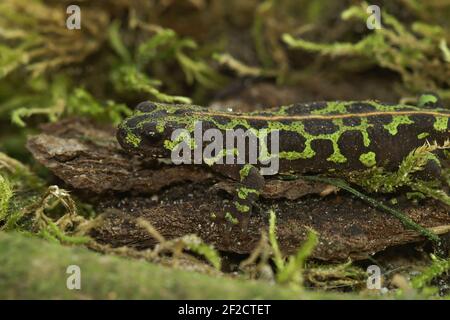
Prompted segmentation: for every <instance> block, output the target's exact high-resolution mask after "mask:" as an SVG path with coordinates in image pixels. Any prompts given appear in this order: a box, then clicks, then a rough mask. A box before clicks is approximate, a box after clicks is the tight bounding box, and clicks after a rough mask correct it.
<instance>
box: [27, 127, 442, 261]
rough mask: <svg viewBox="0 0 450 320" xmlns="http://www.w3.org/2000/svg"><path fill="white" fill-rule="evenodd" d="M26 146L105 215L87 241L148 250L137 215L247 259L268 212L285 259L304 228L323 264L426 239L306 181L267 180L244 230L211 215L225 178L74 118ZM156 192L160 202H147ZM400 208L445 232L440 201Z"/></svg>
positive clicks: (223, 197) (169, 233)
mask: <svg viewBox="0 0 450 320" xmlns="http://www.w3.org/2000/svg"><path fill="white" fill-rule="evenodd" d="M28 149H29V150H30V151H31V152H32V154H33V156H34V157H35V158H36V159H37V160H38V161H39V162H40V163H41V164H43V165H44V166H46V167H47V168H49V169H50V170H51V171H52V172H53V173H54V174H55V175H56V176H58V177H59V178H60V179H62V180H63V181H64V182H66V183H67V184H68V185H69V186H70V187H71V188H73V189H74V190H73V192H74V193H75V194H76V193H77V192H79V193H80V194H85V193H86V192H88V193H94V194H98V197H96V198H97V199H100V200H99V201H98V203H96V204H95V205H96V210H97V212H100V213H104V220H103V223H102V224H101V225H100V226H99V227H97V228H95V229H94V230H93V231H92V236H94V237H95V238H96V239H97V241H99V242H101V243H107V244H110V245H112V246H122V245H128V246H133V247H136V248H147V247H149V246H152V245H154V244H155V241H154V240H153V239H152V238H150V236H149V235H148V234H147V233H145V231H143V230H142V229H141V228H138V227H136V224H135V219H136V218H138V217H142V218H144V219H146V220H148V221H149V222H150V223H151V224H152V225H153V226H154V227H155V228H156V229H157V230H158V231H159V232H160V233H161V234H162V235H163V236H164V237H166V238H167V239H171V238H175V237H179V236H183V235H185V234H190V233H195V234H197V235H198V236H199V237H201V238H202V239H203V240H204V241H206V242H207V243H211V244H214V245H215V247H216V248H218V249H220V250H223V251H230V252H236V253H248V252H250V251H251V250H252V249H253V248H254V246H255V245H256V243H257V242H258V240H259V238H260V235H261V230H267V229H268V211H269V209H270V208H273V209H274V210H275V212H276V213H277V218H278V220H277V234H278V240H279V242H280V247H281V249H282V251H283V252H284V253H286V254H288V253H293V252H295V251H296V249H297V248H298V247H299V246H300V244H301V243H302V241H303V240H304V239H305V236H306V232H307V228H313V229H314V230H316V231H317V232H318V233H319V235H320V242H319V245H318V246H317V247H316V249H315V251H314V253H313V255H312V257H313V258H317V259H323V260H345V259H347V258H348V257H350V258H352V259H355V260H357V259H364V258H367V257H368V256H369V255H370V254H373V253H375V252H379V251H381V250H383V249H385V248H386V247H390V246H394V245H399V244H405V243H410V242H414V241H419V240H423V238H422V237H421V236H420V235H418V234H417V233H416V232H414V231H410V230H407V229H405V228H404V227H403V226H402V224H401V222H400V221H398V220H397V219H396V218H394V217H392V216H390V215H388V214H386V213H384V212H381V211H379V210H376V209H374V208H371V207H369V206H368V205H367V204H366V203H364V202H362V201H360V200H358V199H355V198H354V197H353V196H351V195H350V194H348V193H346V192H343V191H340V192H338V193H330V188H329V186H326V185H323V184H310V183H306V182H304V181H295V182H292V181H290V182H282V183H281V182H279V181H270V182H269V183H268V186H267V187H266V189H265V190H264V192H263V195H262V197H263V199H261V201H260V208H259V210H258V212H255V213H253V214H252V215H251V217H250V219H249V226H248V230H246V231H245V232H243V231H241V230H240V228H239V227H238V226H233V227H230V226H227V227H224V225H223V224H222V223H220V222H218V221H214V220H213V219H212V218H211V214H212V213H213V212H220V210H221V208H223V203H224V201H227V200H229V195H228V194H227V192H226V190H227V189H229V188H230V185H232V184H231V182H229V181H226V180H223V179H222V178H221V177H216V176H213V175H212V174H211V173H210V172H209V171H207V170H205V169H202V168H198V167H193V166H169V165H163V164H160V163H156V162H153V161H150V162H149V161H145V159H141V158H139V157H137V156H130V155H128V154H126V153H124V152H123V151H122V150H121V149H120V147H119V146H118V144H117V142H116V141H115V135H114V129H113V128H110V127H103V128H101V127H98V125H97V126H94V125H92V124H90V123H89V122H87V121H79V120H76V119H70V120H65V121H62V122H60V123H55V124H51V125H46V126H45V127H43V133H42V134H40V135H37V136H34V137H31V138H30V139H29V141H28ZM217 182H219V184H216V183H217ZM293 190H295V191H293ZM155 194H156V195H157V197H152V195H155ZM320 194H322V196H321V195H320ZM325 194H326V195H325ZM324 195H325V196H324ZM91 196H92V194H91ZM381 200H385V199H381ZM398 208H399V209H400V210H402V211H403V212H404V213H405V214H406V215H407V216H409V217H410V218H411V219H413V220H414V221H415V222H417V223H419V224H421V225H423V226H425V227H427V228H433V230H435V231H437V232H438V233H441V234H442V233H446V232H448V231H449V229H450V227H449V225H450V215H449V214H448V209H447V208H445V207H444V206H442V205H440V204H439V203H437V202H436V201H432V200H427V201H422V202H421V203H419V204H417V205H415V204H412V203H411V202H406V201H402V200H400V203H399V205H398ZM230 228H231V229H230Z"/></svg>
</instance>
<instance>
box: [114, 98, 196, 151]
mask: <svg viewBox="0 0 450 320" xmlns="http://www.w3.org/2000/svg"><path fill="white" fill-rule="evenodd" d="M191 109H192V106H186V105H171V104H163V103H153V102H148V101H147V102H142V103H140V104H139V105H138V106H137V107H136V112H135V114H134V115H132V116H131V117H129V118H127V119H125V120H124V121H123V122H122V123H121V124H120V125H119V127H118V130H117V140H118V142H119V144H120V145H121V146H122V148H124V149H125V150H126V151H128V152H130V153H135V154H144V155H146V156H149V157H152V158H169V157H170V152H171V151H170V149H168V148H167V141H170V140H171V136H172V133H173V132H174V131H175V130H177V129H183V128H185V127H186V125H187V124H186V121H187V120H188V119H190V116H189V115H190V113H191V112H192V110H191Z"/></svg>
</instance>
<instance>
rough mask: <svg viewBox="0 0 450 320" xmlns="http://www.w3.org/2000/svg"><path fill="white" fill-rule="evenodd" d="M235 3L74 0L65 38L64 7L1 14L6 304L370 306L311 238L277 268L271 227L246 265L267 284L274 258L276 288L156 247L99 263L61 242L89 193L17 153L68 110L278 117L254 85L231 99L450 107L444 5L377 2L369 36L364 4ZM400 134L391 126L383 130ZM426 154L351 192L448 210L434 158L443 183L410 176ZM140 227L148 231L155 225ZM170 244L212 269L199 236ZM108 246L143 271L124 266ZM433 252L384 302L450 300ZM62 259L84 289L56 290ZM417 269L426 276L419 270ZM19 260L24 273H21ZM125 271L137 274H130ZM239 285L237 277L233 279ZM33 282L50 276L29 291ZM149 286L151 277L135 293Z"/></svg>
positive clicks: (74, 230) (442, 262) (0, 179)
mask: <svg viewBox="0 0 450 320" xmlns="http://www.w3.org/2000/svg"><path fill="white" fill-rule="evenodd" d="M350 2H351V3H350ZM245 3H246V4H245V5H243V4H242V1H238V0H232V1H227V2H226V3H225V2H223V1H211V2H207V1H186V2H185V3H183V4H179V3H176V2H170V1H169V2H161V3H159V4H155V5H152V4H150V2H148V1H133V2H130V1H125V0H113V1H110V4H109V5H108V6H102V5H100V4H99V3H97V2H92V3H87V2H80V7H81V10H82V20H81V22H82V25H81V30H68V29H66V28H65V20H66V18H67V15H66V7H67V6H68V5H69V4H72V1H65V0H64V1H39V0H32V1H29V0H10V1H3V2H2V3H1V4H0V30H1V32H0V151H1V153H0V226H1V229H2V231H1V234H0V252H1V254H0V260H1V261H0V262H1V263H0V265H2V268H1V271H0V272H1V273H2V274H1V276H0V279H3V280H2V281H0V292H1V294H2V295H3V298H26V297H31V298H35V297H42V295H43V296H45V297H51V298H91V297H96V298H142V297H145V298H199V299H202V298H204V297H209V298H212V297H217V298H234V299H238V298H293V299H296V298H303V297H307V298H339V297H342V296H340V295H339V296H336V295H334V294H333V293H329V292H326V291H320V292H319V293H317V294H316V293H305V292H304V291H303V290H304V287H306V286H312V287H313V289H315V290H324V288H332V290H342V288H344V289H345V290H347V291H352V292H353V295H349V296H347V297H348V298H357V297H363V298H366V297H371V296H370V295H369V296H367V295H366V293H367V292H366V291H365V290H364V277H363V276H362V275H363V274H364V272H365V270H364V269H363V268H362V265H358V264H354V265H351V264H348V265H347V264H339V265H334V264H328V263H319V264H313V263H305V259H306V258H307V255H308V252H310V250H311V247H312V246H313V244H314V242H315V241H314V233H313V232H312V233H311V235H310V237H309V238H308V239H309V240H308V241H307V242H306V243H305V244H304V246H299V247H301V248H302V249H301V250H299V251H298V254H297V255H293V256H291V257H289V258H287V259H286V260H284V258H283V257H281V256H280V253H279V252H278V251H277V244H276V240H275V225H274V224H272V227H271V228H272V229H271V230H270V232H269V234H268V236H267V237H266V241H265V242H264V236H262V239H263V240H262V242H261V246H260V248H259V249H260V251H259V258H258V259H256V260H255V261H254V262H255V263H256V261H259V262H258V263H256V265H257V267H256V266H255V265H253V266H252V268H256V269H258V267H259V269H258V271H257V272H256V273H257V274H259V278H264V277H261V274H262V273H264V272H266V271H267V266H268V265H269V263H268V261H270V260H271V259H272V258H273V260H274V264H275V268H274V270H272V271H271V272H275V276H274V277H272V279H274V280H276V281H278V283H279V284H280V285H284V286H287V287H288V288H286V287H282V288H281V287H280V288H278V287H276V288H274V287H272V286H270V285H268V284H267V283H264V281H263V280H260V281H259V282H257V283H256V282H253V281H250V282H249V281H245V280H233V279H228V278H227V279H226V280H223V279H220V280H219V281H217V280H216V278H215V277H219V276H209V277H207V276H204V275H199V274H197V273H195V272H193V271H186V270H185V271H179V270H174V269H163V268H162V267H161V268H160V266H155V265H153V263H158V261H159V260H158V259H160V254H159V252H158V253H157V254H156V253H154V252H153V253H152V254H155V255H156V257H157V258H155V256H152V255H150V256H142V255H141V254H137V253H136V252H134V251H129V252H128V251H126V250H125V252H115V251H114V250H112V251H111V250H107V249H106V248H105V247H102V248H103V252H105V254H104V255H102V256H100V255H98V254H94V253H90V252H88V251H87V250H86V249H83V248H66V247H65V246H76V247H77V246H80V247H81V246H85V245H86V243H90V242H89V241H90V239H88V238H86V237H85V234H86V233H87V231H88V230H89V228H91V227H92V225H93V224H95V223H98V221H97V220H95V218H96V217H97V212H95V211H94V210H92V203H95V201H96V199H86V197H85V195H82V194H81V193H80V194H79V193H78V192H77V191H75V190H72V192H71V193H70V194H69V193H66V192H65V191H64V190H63V189H62V187H63V183H62V182H61V181H59V180H58V179H56V178H55V177H54V176H53V175H52V174H51V173H50V172H49V171H48V170H47V169H45V168H43V167H41V166H40V165H38V164H37V162H36V160H35V159H33V157H32V156H31V155H30V154H29V152H28V151H27V150H26V147H25V142H26V139H27V137H28V136H30V135H32V134H34V133H36V132H38V130H39V129H38V128H39V126H40V125H41V124H44V123H48V122H56V121H58V120H60V119H64V118H68V117H73V116H77V117H81V118H85V119H90V120H91V121H93V122H94V123H96V124H99V125H100V124H105V123H106V124H114V125H117V124H118V123H120V121H121V120H122V119H123V118H124V117H126V116H128V115H130V114H131V112H132V110H131V109H132V108H134V106H135V105H137V103H139V102H141V101H143V100H155V101H161V102H170V103H172V102H173V103H191V102H193V103H195V104H199V105H214V102H216V101H232V100H233V99H237V100H238V101H239V105H240V106H241V107H242V108H244V109H245V106H246V105H251V108H262V107H261V105H263V107H275V106H276V105H274V104H273V103H270V101H273V100H272V99H275V98H274V97H273V95H272V94H270V93H268V91H266V90H259V91H258V90H256V91H257V93H253V94H255V95H256V96H257V98H255V97H254V96H251V95H250V97H247V98H246V97H245V95H244V94H241V92H243V91H245V90H246V89H247V88H248V86H255V87H256V86H257V85H259V84H260V83H265V84H269V87H271V88H275V92H285V91H283V90H288V91H289V90H290V92H294V93H293V94H292V95H284V94H283V97H282V98H280V99H281V101H282V103H280V104H279V105H281V104H285V105H286V104H288V103H289V102H290V103H294V102H299V101H301V100H317V99H320V100H325V99H326V100H333V99H335V100H339V99H341V100H362V99H378V100H381V101H388V102H394V103H395V102H399V101H402V102H405V101H407V102H408V101H409V102H410V101H415V100H416V96H417V95H418V94H419V93H421V92H429V91H433V92H436V93H438V94H440V96H441V98H442V103H443V105H444V106H447V107H448V106H449V105H450V83H449V81H450V77H449V76H448V74H449V72H450V63H449V61H450V54H449V52H450V50H449V49H448V44H449V43H450V32H449V28H450V26H449V21H450V6H449V5H447V6H439V5H437V2H432V1H419V0H410V1H400V0H399V1H381V2H380V3H381V7H382V15H383V19H384V20H383V24H384V25H385V28H384V29H381V30H375V31H370V30H367V29H366V28H365V19H366V11H365V9H366V6H367V4H366V3H365V2H363V1H361V2H360V3H359V4H358V3H355V2H354V1H332V2H329V1H322V0H301V1H283V2H280V1H273V0H265V1H259V0H249V1H245ZM341 13H342V14H341ZM179 17H182V18H181V19H180V18H179ZM341 18H342V20H341ZM349 57H351V59H349ZM342 84H345V86H342ZM340 85H341V86H340ZM286 88H290V89H286ZM392 88H394V90H392ZM246 99H247V100H246ZM277 99H278V98H277ZM277 99H275V101H278V100H277ZM283 99H284V100H283ZM289 99H291V100H290V101H289ZM277 103H278V102H277ZM247 111H248V110H247ZM250 111H251V110H250ZM401 121H403V122H406V121H407V119H403V120H401ZM447 121H448V119H447V118H442V119H440V120H439V121H438V122H437V123H436V126H438V127H439V128H444V127H446V125H447ZM397 125H399V123H396V124H394V125H393V126H392V127H390V128H389V129H391V130H392V131H395V130H396V126H397ZM97 143H102V141H97ZM130 143H137V141H136V139H135V137H130ZM411 151H412V150H411ZM421 155H422V156H421ZM447 156H448V153H447ZM433 157H434V154H432V153H430V152H429V150H424V149H421V150H419V151H416V153H414V154H413V153H412V154H411V156H410V157H409V158H407V159H405V162H404V163H403V165H402V166H401V167H400V169H399V171H398V172H395V173H388V172H383V171H379V170H378V169H377V168H373V169H372V170H371V171H370V172H369V171H368V172H367V173H366V175H352V176H349V177H347V179H348V180H347V181H350V182H353V183H355V184H357V185H359V186H360V187H361V189H360V191H361V192H363V193H365V192H367V193H369V192H375V191H377V192H378V191H383V192H386V193H393V192H396V195H399V196H402V195H409V196H411V199H412V200H411V201H418V199H420V198H421V197H432V198H435V199H438V200H440V201H441V202H444V203H447V205H448V195H447V194H446V193H445V188H442V183H444V182H446V183H447V184H448V183H449V179H448V177H449V176H450V175H449V169H448V163H447V166H446V162H445V159H444V162H442V165H443V170H444V173H443V179H441V180H445V181H444V182H442V181H441V182H439V183H440V184H436V183H425V182H423V181H421V180H416V179H414V178H412V177H411V175H410V173H414V172H416V171H420V169H421V168H423V167H424V166H425V163H424V162H423V161H424V159H425V160H430V159H431V158H433ZM372 160H373V159H372V155H370V154H368V155H366V156H365V157H364V158H363V159H362V161H365V162H366V163H367V165H368V166H369V165H370V164H371V163H372V162H373V161H372ZM431 160H433V159H431ZM441 160H442V159H441ZM447 161H448V160H447ZM369 173H370V174H369ZM243 174H245V172H243ZM55 184H58V185H59V188H58V187H54V186H53V185H55ZM64 187H65V186H64ZM405 188H406V189H405ZM243 191H245V190H243ZM446 201H447V202H446ZM147 227H148V226H147ZM149 228H150V227H148V228H147V229H149ZM7 232H21V233H25V234H27V235H28V236H26V237H24V236H23V235H18V234H14V233H10V234H7ZM148 232H149V233H151V234H152V235H153V236H156V237H157V233H155V232H154V231H152V230H151V228H150V229H149V230H148ZM29 235H32V237H29ZM36 236H38V237H41V238H45V239H46V241H47V242H54V243H55V244H49V243H44V242H42V240H40V239H36ZM159 240H162V239H159ZM162 242H164V241H162ZM166 245H167V247H166V248H165V249H166V250H167V251H165V252H164V253H162V254H161V255H162V256H163V255H164V254H165V253H167V252H169V253H170V254H174V252H177V249H179V248H182V249H181V250H187V251H189V252H191V253H192V252H193V253H194V254H195V256H203V257H205V259H206V261H209V265H213V266H215V267H216V268H217V267H218V266H219V265H220V263H219V262H218V261H219V260H218V255H217V253H216V252H215V251H214V250H213V249H211V247H210V246H209V245H208V244H204V243H202V242H201V241H199V240H198V239H197V238H195V237H191V238H184V239H181V240H180V241H179V242H175V243H173V242H170V241H168V242H167V243H166ZM180 246H181V247H180ZM97 249H100V248H99V247H97ZM108 252H109V253H110V254H120V255H126V256H128V259H131V258H133V257H134V258H141V259H142V258H145V259H147V260H151V261H153V262H152V263H144V262H137V261H130V260H122V259H119V258H116V257H111V256H110V254H108ZM437 253H438V254H439V256H438V257H435V256H433V258H432V259H431V260H430V258H429V256H428V258H424V259H422V260H420V261H421V262H419V263H417V265H415V264H414V263H411V264H410V265H407V266H406V267H407V268H408V269H409V270H419V271H424V272H423V273H422V275H421V276H420V277H417V278H415V279H413V280H412V281H411V282H407V285H403V287H402V285H398V286H397V287H400V290H397V291H396V292H394V293H392V294H391V295H389V296H388V297H398V298H405V297H425V298H439V297H441V296H445V295H447V296H448V294H449V292H448V290H447V291H446V290H441V292H439V289H438V286H435V284H436V282H433V281H436V279H447V280H448V270H449V263H448V259H449V257H448V256H445V255H442V254H440V253H439V252H437ZM224 254H225V255H226V253H224ZM271 254H272V255H273V257H270V258H269V257H268V256H270V255H271ZM175 256H176V255H175ZM130 257H131V258H130ZM74 259H75V260H76V261H77V262H79V263H81V264H84V265H85V266H86V268H87V270H89V271H88V273H87V277H88V278H89V281H88V282H89V283H90V284H88V285H87V286H88V287H87V288H86V291H85V293H86V295H77V294H76V293H73V292H70V291H68V290H65V289H64V290H62V289H61V287H63V285H64V282H61V281H63V280H62V279H63V278H64V277H65V275H64V273H61V272H60V271H61V268H62V266H63V265H65V264H69V263H73V260H74ZM423 261H425V264H426V266H423V265H421V263H422V262H423ZM240 262H242V261H240ZM31 265H33V266H35V267H33V268H29V266H31ZM99 266H102V267H104V266H106V267H105V268H106V269H107V272H103V271H99ZM106 269H105V270H106ZM130 270H133V271H134V272H130ZM264 270H265V271H264ZM253 271H254V270H253ZM91 272H92V273H91ZM269 273H270V272H269ZM131 274H133V275H134V276H133V277H131V276H128V275H131ZM324 274H325V275H326V276H324ZM446 274H447V276H446ZM155 275H159V276H156V277H154V276H155ZM251 275H252V273H251V272H247V273H246V272H243V273H242V277H244V278H245V277H251ZM43 278H45V279H47V280H48V281H46V282H45V283H42V282H40V281H39V280H40V279H43ZM19 279H20V281H19ZM155 279H157V280H160V281H157V283H153V284H152V285H147V284H148V283H149V282H151V281H154V280H155ZM324 279H325V280H324ZM336 279H338V280H336ZM433 279H435V280H433ZM191 280H195V281H196V282H197V283H199V284H201V285H200V288H201V290H199V289H198V288H199V287H194V285H191V284H192V282H191ZM23 281H25V282H23ZM180 283H185V284H186V286H180ZM109 285H111V287H109ZM340 285H341V286H340ZM24 287H25V288H27V290H26V291H23V288H24ZM392 287H393V288H394V287H395V285H392ZM440 287H441V288H442V287H443V286H440ZM99 288H100V289H99ZM339 288H341V289H339ZM136 289H137V290H136ZM411 292H412V293H411ZM439 294H440V295H439Z"/></svg>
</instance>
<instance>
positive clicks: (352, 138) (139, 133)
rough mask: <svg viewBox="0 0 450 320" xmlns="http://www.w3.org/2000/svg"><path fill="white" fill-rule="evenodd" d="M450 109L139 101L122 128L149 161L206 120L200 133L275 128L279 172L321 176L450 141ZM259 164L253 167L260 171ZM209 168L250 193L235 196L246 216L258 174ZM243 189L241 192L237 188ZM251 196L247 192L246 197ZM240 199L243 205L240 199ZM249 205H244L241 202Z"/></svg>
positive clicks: (121, 137)
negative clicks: (230, 108) (236, 107)
mask: <svg viewBox="0 0 450 320" xmlns="http://www.w3.org/2000/svg"><path fill="white" fill-rule="evenodd" d="M449 116H450V111H449V110H447V109H443V108H437V107H436V106H432V107H416V106H410V105H390V104H383V103H379V102H375V101H362V102H339V101H338V102H313V103H303V104H293V105H290V106H285V107H281V108H280V109H279V110H276V111H274V110H267V111H258V112H251V113H233V112H217V111H210V110H208V109H205V108H202V107H199V106H192V105H168V104H160V103H151V102H145V103H141V104H140V105H139V106H138V108H137V111H136V113H135V115H133V116H132V117H130V118H128V119H126V120H125V121H124V122H123V123H122V124H121V125H120V127H119V130H118V133H117V138H118V141H119V143H120V144H121V145H122V147H123V148H124V149H126V150H127V151H129V152H132V153H142V154H145V155H148V156H150V157H170V155H171V151H172V149H173V141H171V135H172V132H173V131H174V130H176V129H187V130H188V131H189V132H192V131H193V130H194V127H195V123H197V122H198V121H201V122H202V123H203V131H205V130H207V129H211V128H214V129H218V130H220V131H221V132H223V133H224V134H225V131H226V130H229V129H232V130H236V129H243V130H248V129H250V130H252V129H256V130H261V129H267V130H268V131H269V132H270V131H271V130H278V132H279V154H278V157H279V165H280V169H279V173H288V172H289V173H292V172H294V173H307V172H310V173H321V172H328V171H342V170H344V171H354V170H363V169H367V168H369V167H372V166H378V167H383V168H386V169H388V170H392V169H395V168H396V167H397V166H398V165H399V163H400V162H401V161H402V159H403V158H404V157H405V156H406V155H408V153H409V152H410V151H411V150H413V149H414V148H417V147H419V146H422V145H423V144H424V143H425V142H426V141H429V142H434V141H436V142H437V143H439V144H442V143H443V142H444V141H445V140H447V139H449V138H450V134H449V132H450V122H449ZM257 167H258V165H256V168H257ZM212 168H213V169H214V170H215V171H218V172H220V173H222V174H224V175H226V176H228V177H231V178H234V179H236V180H237V181H240V182H241V183H242V188H245V190H247V191H248V190H253V191H254V192H250V194H255V196H251V197H250V198H252V199H247V198H248V197H245V199H242V198H243V194H242V190H244V189H242V188H241V194H240V196H239V195H238V196H237V197H236V201H237V202H239V204H238V205H237V206H238V207H240V209H238V210H237V211H239V212H241V213H242V212H248V211H250V210H247V208H244V209H243V207H242V206H246V207H250V208H251V204H252V202H253V201H254V199H256V198H257V193H258V191H259V190H260V188H261V186H262V185H263V183H264V180H263V179H262V178H261V177H258V175H259V174H258V170H255V169H254V168H250V167H248V166H245V165H229V164H220V165H219V164H214V165H213V166H212ZM238 191H239V190H238ZM248 194H249V192H246V195H247V196H248ZM239 199H240V200H239ZM241 200H245V201H241Z"/></svg>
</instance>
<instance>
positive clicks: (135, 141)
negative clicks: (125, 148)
mask: <svg viewBox="0 0 450 320" xmlns="http://www.w3.org/2000/svg"><path fill="white" fill-rule="evenodd" d="M125 141H126V142H127V143H128V144H131V145H132V146H133V147H135V148H137V147H138V146H139V144H140V143H141V141H142V140H141V138H139V137H138V136H137V135H135V134H134V133H131V132H128V133H127V136H126V137H125Z"/></svg>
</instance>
